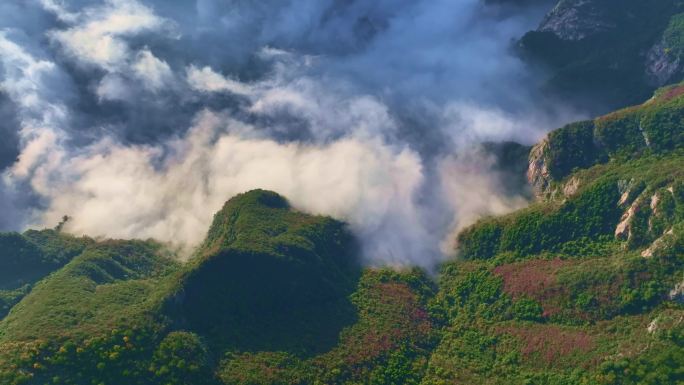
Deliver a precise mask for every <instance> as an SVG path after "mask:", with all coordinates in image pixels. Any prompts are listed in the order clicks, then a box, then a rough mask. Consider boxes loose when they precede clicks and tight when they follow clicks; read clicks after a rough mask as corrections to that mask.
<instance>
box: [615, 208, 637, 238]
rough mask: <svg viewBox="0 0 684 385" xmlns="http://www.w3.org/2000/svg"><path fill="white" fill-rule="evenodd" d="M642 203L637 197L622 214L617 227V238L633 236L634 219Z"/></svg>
mask: <svg viewBox="0 0 684 385" xmlns="http://www.w3.org/2000/svg"><path fill="white" fill-rule="evenodd" d="M640 205H641V201H640V200H639V199H637V200H636V201H634V203H632V205H631V206H630V207H629V209H627V211H626V212H625V213H624V214H623V215H622V218H620V223H618V225H617V227H616V228H615V238H617V239H620V240H628V239H630V238H631V237H632V219H633V218H634V216H635V215H636V213H637V211H638V210H639V206H640Z"/></svg>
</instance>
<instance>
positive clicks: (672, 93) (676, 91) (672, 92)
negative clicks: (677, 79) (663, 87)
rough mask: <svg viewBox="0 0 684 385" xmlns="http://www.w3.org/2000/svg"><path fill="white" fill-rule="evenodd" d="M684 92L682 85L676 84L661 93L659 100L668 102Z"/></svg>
mask: <svg viewBox="0 0 684 385" xmlns="http://www.w3.org/2000/svg"><path fill="white" fill-rule="evenodd" d="M683 94H684V86H676V87H672V88H670V89H669V90H667V91H666V92H665V93H663V95H662V96H661V97H660V100H662V101H663V102H669V101H670V100H673V99H675V98H677V97H679V96H681V95H683Z"/></svg>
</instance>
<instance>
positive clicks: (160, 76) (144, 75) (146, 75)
mask: <svg viewBox="0 0 684 385" xmlns="http://www.w3.org/2000/svg"><path fill="white" fill-rule="evenodd" d="M131 67H132V69H133V73H134V74H135V75H136V77H137V78H138V79H139V80H140V81H142V82H143V84H144V85H145V88H147V89H148V90H151V91H158V90H160V89H162V88H164V87H165V86H167V85H168V84H169V83H170V82H172V81H173V72H172V71H171V67H169V65H168V64H167V63H166V62H165V61H163V60H160V59H159V58H157V57H155V56H154V55H153V54H152V52H150V50H148V49H143V50H142V51H139V52H138V54H137V55H136V58H135V60H134V62H133V65H132V66H131Z"/></svg>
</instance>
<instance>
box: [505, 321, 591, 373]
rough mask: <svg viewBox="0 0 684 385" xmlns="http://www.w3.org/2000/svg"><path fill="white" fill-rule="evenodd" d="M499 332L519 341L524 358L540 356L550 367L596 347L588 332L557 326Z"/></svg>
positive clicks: (532, 326)
mask: <svg viewBox="0 0 684 385" xmlns="http://www.w3.org/2000/svg"><path fill="white" fill-rule="evenodd" d="M497 332H498V333H500V334H509V335H511V336H513V337H515V338H517V339H519V340H520V342H521V343H522V349H521V351H520V352H521V353H522V355H523V358H525V359H529V358H530V357H531V356H532V355H533V354H535V355H536V354H538V357H539V358H541V359H542V360H543V361H544V363H546V364H548V365H551V364H554V363H555V362H556V360H558V359H559V358H563V357H566V356H568V355H571V354H573V353H587V352H590V351H591V350H593V349H594V348H595V347H596V342H595V340H594V337H593V336H591V335H589V334H587V333H586V332H583V331H579V330H568V329H563V328H561V327H559V326H556V325H529V326H525V327H506V328H500V329H498V330H497Z"/></svg>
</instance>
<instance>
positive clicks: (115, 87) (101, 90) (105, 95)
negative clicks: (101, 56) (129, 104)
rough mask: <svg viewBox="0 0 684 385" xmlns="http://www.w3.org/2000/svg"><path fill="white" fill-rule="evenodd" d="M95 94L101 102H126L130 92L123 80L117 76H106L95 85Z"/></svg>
mask: <svg viewBox="0 0 684 385" xmlns="http://www.w3.org/2000/svg"><path fill="white" fill-rule="evenodd" d="M95 93H96V94H97V97H98V99H99V100H100V101H102V100H128V99H130V98H131V95H132V92H131V90H130V88H129V85H128V83H127V82H126V80H125V79H123V78H122V77H121V76H119V75H117V74H107V75H105V76H104V77H103V78H102V79H100V83H99V84H98V85H97V88H96V89H95Z"/></svg>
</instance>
